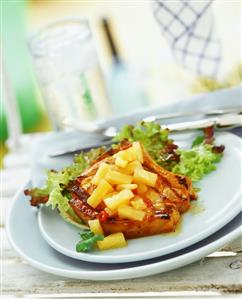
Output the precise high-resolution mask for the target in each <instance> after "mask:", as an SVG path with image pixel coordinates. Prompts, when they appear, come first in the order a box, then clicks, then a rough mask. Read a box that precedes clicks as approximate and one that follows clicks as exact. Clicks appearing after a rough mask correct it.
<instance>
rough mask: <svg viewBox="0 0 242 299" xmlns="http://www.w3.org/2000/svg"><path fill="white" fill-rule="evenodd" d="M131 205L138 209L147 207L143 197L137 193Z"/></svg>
mask: <svg viewBox="0 0 242 299" xmlns="http://www.w3.org/2000/svg"><path fill="white" fill-rule="evenodd" d="M130 203H131V205H132V207H133V208H135V209H136V210H145V209H146V208H147V206H146V204H145V203H144V201H143V199H142V197H140V196H138V195H135V197H134V198H133V199H132V200H131V202H130Z"/></svg>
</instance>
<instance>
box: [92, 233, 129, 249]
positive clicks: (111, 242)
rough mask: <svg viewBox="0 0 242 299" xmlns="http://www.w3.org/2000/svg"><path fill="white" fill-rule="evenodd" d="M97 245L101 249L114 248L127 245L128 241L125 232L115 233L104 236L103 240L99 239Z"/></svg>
mask: <svg viewBox="0 0 242 299" xmlns="http://www.w3.org/2000/svg"><path fill="white" fill-rule="evenodd" d="M97 246H98V248H99V249H100V250H107V249H113V248H121V247H125V246H127V242H126V240H125V238H124V234H123V233H121V232H120V233H113V234H111V235H109V236H107V237H105V238H104V240H103V241H97Z"/></svg>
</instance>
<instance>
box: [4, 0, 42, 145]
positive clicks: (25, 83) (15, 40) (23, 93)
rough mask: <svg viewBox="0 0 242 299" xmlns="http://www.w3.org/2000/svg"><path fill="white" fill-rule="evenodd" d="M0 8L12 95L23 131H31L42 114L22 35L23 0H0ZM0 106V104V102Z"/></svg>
mask: <svg viewBox="0 0 242 299" xmlns="http://www.w3.org/2000/svg"><path fill="white" fill-rule="evenodd" d="M0 4H1V10H2V20H1V26H2V36H1V44H2V47H3V55H4V60H5V65H6V68H7V73H8V77H9V79H10V81H11V82H10V83H11V86H12V88H13V91H14V93H15V95H16V99H17V106H18V108H19V112H20V115H21V121H22V128H23V131H24V132H30V131H33V128H34V127H36V126H37V125H38V123H39V122H40V121H41V118H42V117H43V112H42V109H41V106H40V102H39V94H38V89H37V86H36V85H35V81H34V76H33V73H32V68H31V60H30V54H29V52H28V48H27V43H26V37H25V9H26V4H27V3H26V1H25V0H19V1H6V0H0ZM2 100H6V99H1V101H2ZM1 107H3V106H2V105H1ZM1 110H3V111H1V112H0V127H1V133H0V140H1V141H4V140H5V139H6V138H7V123H6V115H5V112H4V108H3V109H1Z"/></svg>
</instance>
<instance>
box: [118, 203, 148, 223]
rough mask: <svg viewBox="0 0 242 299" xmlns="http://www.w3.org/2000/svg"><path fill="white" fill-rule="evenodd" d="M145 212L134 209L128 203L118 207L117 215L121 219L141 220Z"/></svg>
mask: <svg viewBox="0 0 242 299" xmlns="http://www.w3.org/2000/svg"><path fill="white" fill-rule="evenodd" d="M145 214H146V213H145V212H144V211H140V210H136V209H134V208H132V207H130V206H128V205H123V206H120V207H119V208H118V215H119V217H120V218H123V219H130V220H136V221H142V220H143V219H144V217H145Z"/></svg>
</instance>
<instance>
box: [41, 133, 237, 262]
mask: <svg viewBox="0 0 242 299" xmlns="http://www.w3.org/2000/svg"><path fill="white" fill-rule="evenodd" d="M193 138H194V134H187V133H186V134H184V133H183V134H178V135H174V139H175V142H176V143H178V144H181V145H182V146H183V147H186V146H189V145H190V144H191V143H192V140H193ZM216 143H217V144H224V145H225V148H226V149H225V153H224V157H223V160H222V162H221V163H219V164H218V168H217V170H216V171H214V172H212V173H211V174H209V175H207V176H206V177H205V178H204V179H203V180H202V181H201V182H200V184H199V187H201V190H202V191H201V192H200V193H199V199H198V202H197V203H195V204H197V205H198V207H199V208H202V209H204V210H203V211H202V212H200V213H198V214H195V215H194V214H192V213H189V212H188V213H186V214H184V215H183V221H182V227H181V231H180V233H171V234H160V235H156V236H149V237H144V238H139V239H133V240H129V241H128V246H127V247H125V248H120V249H115V250H106V251H98V250H93V251H91V252H89V253H78V252H76V251H75V245H76V243H77V242H78V241H79V235H78V232H80V229H78V228H76V227H74V226H72V225H70V224H68V223H66V222H64V221H63V220H62V219H61V218H60V217H59V215H58V212H57V211H52V210H50V209H49V208H45V207H43V208H41V209H40V213H39V219H38V220H39V227H40V231H41V233H42V236H43V237H44V238H45V240H46V241H47V242H48V243H49V244H50V245H51V246H52V247H53V248H55V249H56V250H57V251H59V252H61V253H63V254H65V255H67V256H69V257H72V258H76V259H80V260H83V261H89V262H96V263H125V262H135V261H141V260H146V259H151V258H155V257H159V256H162V255H166V254H170V253H172V252H175V251H178V250H180V249H183V248H186V247H188V246H191V245H192V244H195V243H197V242H199V241H201V240H202V239H204V238H206V237H208V236H209V235H211V234H212V233H214V232H215V231H217V230H219V229H220V228H221V227H223V226H224V225H225V224H227V223H228V222H230V221H231V220H232V219H233V218H234V217H235V216H236V215H237V214H238V213H239V212H240V211H241V208H242V207H241V199H242V193H241V146H242V142H241V139H240V138H238V137H236V136H235V135H232V134H230V133H220V134H217V136H216Z"/></svg>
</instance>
